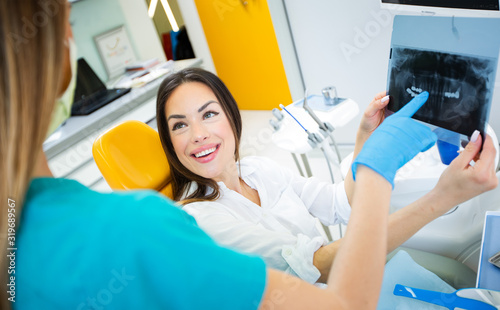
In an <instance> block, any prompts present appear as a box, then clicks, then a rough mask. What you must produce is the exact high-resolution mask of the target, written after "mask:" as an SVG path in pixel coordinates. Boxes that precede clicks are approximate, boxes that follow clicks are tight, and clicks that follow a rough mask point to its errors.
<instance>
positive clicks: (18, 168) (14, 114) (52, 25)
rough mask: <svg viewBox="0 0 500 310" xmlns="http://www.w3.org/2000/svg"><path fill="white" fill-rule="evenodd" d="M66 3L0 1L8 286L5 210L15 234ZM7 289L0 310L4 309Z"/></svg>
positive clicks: (2, 263)
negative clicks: (11, 218) (11, 210)
mask: <svg viewBox="0 0 500 310" xmlns="http://www.w3.org/2000/svg"><path fill="white" fill-rule="evenodd" d="M67 16H68V9H67V2H66V0H52V1H45V2H44V3H42V1H37V0H2V1H0V42H1V44H0V178H1V179H0V184H1V187H0V206H1V207H0V208H1V216H0V249H1V250H0V254H1V256H0V268H1V270H0V279H1V280H0V281H1V283H2V284H3V285H4V288H5V284H7V283H8V281H7V277H8V273H7V270H8V269H7V268H8V266H9V261H8V258H7V257H6V251H7V248H9V247H11V246H8V244H7V231H8V227H9V226H8V208H9V203H10V206H11V207H12V206H14V205H15V218H16V227H15V229H16V231H17V230H18V229H19V221H20V220H21V210H22V205H23V200H24V197H25V195H26V190H27V187H28V185H29V182H30V179H31V177H32V175H33V171H34V169H35V167H36V164H37V163H36V161H37V159H38V157H39V155H40V151H41V150H42V144H43V141H44V140H45V138H46V134H47V128H48V125H49V122H50V119H51V113H52V110H53V108H54V104H55V100H56V98H57V95H58V92H59V89H60V83H61V76H62V61H63V59H64V38H65V36H64V35H65V31H66V25H67ZM6 291H7V290H5V289H2V290H1V292H0V307H1V308H2V309H9V308H10V307H11V305H10V303H9V301H8V299H7V298H8V294H7V293H6Z"/></svg>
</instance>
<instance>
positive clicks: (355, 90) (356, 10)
mask: <svg viewBox="0 0 500 310" xmlns="http://www.w3.org/2000/svg"><path fill="white" fill-rule="evenodd" d="M283 1H284V2H285V5H286V9H287V13H288V17H289V20H290V24H291V28H292V33H293V38H294V41H295V46H296V49H297V54H298V58H299V63H300V67H301V71H302V74H303V78H304V82H305V84H306V87H307V88H308V90H309V93H317V94H320V93H321V89H322V88H323V87H325V86H328V85H334V86H336V87H337V90H338V92H339V96H341V97H349V98H352V99H353V100H355V101H356V102H357V103H358V105H359V106H360V111H361V112H362V111H364V109H365V108H366V107H367V105H368V103H369V102H370V101H371V99H372V98H373V96H374V95H375V94H376V93H378V92H380V91H384V90H385V89H386V81H387V70H388V56H389V47H390V41H391V33H392V21H393V15H394V14H396V13H397V12H389V11H387V10H382V9H381V7H380V1H379V0H356V1H342V0H308V1H302V0H283ZM400 14H416V13H408V12H404V13H403V12H400ZM493 31H497V32H500V29H498V30H493ZM499 90H500V78H499V77H498V74H497V79H496V83H495V93H494V96H493V103H492V110H491V114H490V125H491V126H492V127H493V129H494V130H495V132H496V133H497V135H500V91H499ZM360 118H361V113H360V114H359V115H358V117H357V118H356V119H354V120H353V121H352V122H351V123H349V124H348V125H346V126H345V127H343V128H339V129H337V130H336V131H335V132H334V134H335V137H336V140H337V142H339V143H354V140H355V134H356V130H357V126H358V124H359V121H360Z"/></svg>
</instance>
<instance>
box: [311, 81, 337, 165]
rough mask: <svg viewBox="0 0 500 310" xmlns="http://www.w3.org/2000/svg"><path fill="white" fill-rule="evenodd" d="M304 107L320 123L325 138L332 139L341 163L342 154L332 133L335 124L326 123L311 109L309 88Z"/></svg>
mask: <svg viewBox="0 0 500 310" xmlns="http://www.w3.org/2000/svg"><path fill="white" fill-rule="evenodd" d="M302 107H303V108H304V110H306V112H307V113H308V114H309V115H310V116H311V117H312V119H313V120H314V121H315V122H316V123H317V124H318V126H319V128H320V132H321V134H322V135H323V136H324V137H325V138H326V137H329V138H330V140H331V141H332V144H333V146H334V147H335V152H336V153H337V159H338V162H339V164H340V162H341V161H342V156H340V151H339V148H338V146H337V143H336V142H335V138H334V137H333V135H332V133H331V132H332V131H333V130H334V128H333V126H332V125H331V124H329V123H326V122H322V121H321V120H320V119H319V117H318V116H317V115H316V113H314V111H313V109H311V107H310V106H309V105H308V104H307V90H306V92H305V95H304V104H303V105H302ZM325 155H326V154H325ZM329 159H330V158H329ZM330 160H331V159H330ZM334 162H335V161H334Z"/></svg>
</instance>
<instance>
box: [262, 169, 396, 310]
mask: <svg viewBox="0 0 500 310" xmlns="http://www.w3.org/2000/svg"><path fill="white" fill-rule="evenodd" d="M356 183H357V184H356V192H355V193H354V195H353V203H352V213H351V221H350V223H349V228H348V229H347V232H346V235H345V237H344V241H343V244H342V247H341V248H340V249H339V251H338V254H337V257H336V259H335V263H334V264H333V266H332V271H331V272H330V276H329V278H328V281H327V283H328V287H327V288H326V289H320V288H317V287H315V286H313V285H311V284H309V283H307V282H304V281H301V280H300V279H298V278H295V277H292V276H290V275H287V274H284V273H282V272H279V271H275V270H272V269H270V270H268V277H267V285H266V291H265V295H264V298H263V301H262V303H261V309H291V310H293V309H311V307H312V306H313V305H314V308H315V309H375V308H376V306H377V301H378V295H379V292H380V287H381V284H382V276H383V269H384V264H385V255H386V251H387V250H386V246H387V242H386V240H387V239H386V238H387V213H388V209H389V200H390V193H391V184H390V183H389V182H387V180H385V179H384V178H383V177H382V176H380V175H379V174H377V173H376V172H375V171H373V170H371V169H370V168H367V167H365V166H360V167H359V168H358V171H357V181H356ZM366 253H370V257H369V259H367V257H366Z"/></svg>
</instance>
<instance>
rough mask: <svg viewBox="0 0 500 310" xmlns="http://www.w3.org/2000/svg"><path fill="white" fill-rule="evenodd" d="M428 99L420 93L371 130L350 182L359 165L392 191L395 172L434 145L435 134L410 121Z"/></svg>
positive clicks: (354, 176) (353, 165)
mask: <svg viewBox="0 0 500 310" xmlns="http://www.w3.org/2000/svg"><path fill="white" fill-rule="evenodd" d="M428 98H429V93H428V92H423V93H421V94H420V95H418V96H417V97H415V98H413V99H412V100H411V101H410V102H409V103H408V104H406V105H405V106H404V107H403V108H401V109H400V110H399V111H398V112H396V113H394V114H393V115H391V116H389V117H387V118H386V119H385V120H384V122H382V124H381V125H380V126H379V127H378V128H377V129H375V131H374V132H373V133H372V135H371V136H370V138H369V139H368V140H367V141H366V143H365V145H364V146H363V148H362V149H361V151H360V152H359V154H358V156H357V157H356V159H355V160H354V161H353V163H352V169H351V170H352V174H353V175H352V176H353V179H354V180H356V169H357V167H358V165H360V164H361V165H365V166H367V167H369V168H371V169H372V170H374V171H375V172H377V173H378V174H380V175H381V176H383V177H384V178H385V179H386V180H387V181H389V182H390V183H391V184H392V187H393V188H394V177H395V175H396V172H397V170H398V169H399V168H401V167H402V166H403V165H404V164H406V163H407V162H408V161H410V160H411V159H412V158H413V157H415V155H417V154H418V153H419V152H424V151H426V150H428V149H429V148H430V147H431V146H433V145H434V143H435V142H436V139H437V137H436V134H435V133H433V132H432V131H431V130H430V128H429V127H427V126H425V125H424V124H421V123H418V122H417V121H415V120H413V119H411V116H412V115H413V114H415V112H417V110H418V109H420V107H421V106H422V105H423V104H424V103H425V102H426V101H427V99H428Z"/></svg>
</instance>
